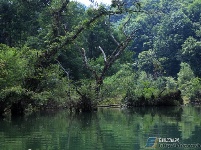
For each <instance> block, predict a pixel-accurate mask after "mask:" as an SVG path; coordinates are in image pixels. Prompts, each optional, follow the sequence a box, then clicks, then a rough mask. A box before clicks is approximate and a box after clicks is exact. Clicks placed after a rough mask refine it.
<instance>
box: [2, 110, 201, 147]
mask: <svg viewBox="0 0 201 150" xmlns="http://www.w3.org/2000/svg"><path fill="white" fill-rule="evenodd" d="M200 113H201V108H200V107H184V108H181V107H164V108H135V109H133V110H123V109H108V108H100V109H99V110H98V112H94V113H92V114H91V113H86V114H79V115H75V114H70V113H68V112H67V111H60V112H51V111H49V112H41V113H38V114H33V115H32V116H28V117H25V118H16V119H12V121H8V120H1V121H0V149H1V150H28V149H31V150H96V149H97V150H142V149H145V145H146V142H147V139H148V137H162V138H179V140H180V143H185V144H196V143H200V144H201V134H200V133H201V118H200ZM156 149H165V148H156ZM173 149H175V148H173ZM181 149H183V148H181ZM186 149H187V148H186ZM189 149H190V148H189ZM191 149H192V148H191ZM198 149H199V148H198Z"/></svg>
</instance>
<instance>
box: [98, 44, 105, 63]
mask: <svg viewBox="0 0 201 150" xmlns="http://www.w3.org/2000/svg"><path fill="white" fill-rule="evenodd" d="M98 48H99V49H100V50H101V52H102V54H103V58H104V62H105V63H107V57H106V55H105V52H104V50H103V49H102V48H101V47H100V46H99V47H98Z"/></svg>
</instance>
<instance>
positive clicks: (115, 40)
mask: <svg viewBox="0 0 201 150" xmlns="http://www.w3.org/2000/svg"><path fill="white" fill-rule="evenodd" d="M110 36H111V37H112V39H113V41H114V42H115V43H116V44H117V45H118V46H119V42H117V40H116V39H115V37H114V36H113V35H112V34H110Z"/></svg>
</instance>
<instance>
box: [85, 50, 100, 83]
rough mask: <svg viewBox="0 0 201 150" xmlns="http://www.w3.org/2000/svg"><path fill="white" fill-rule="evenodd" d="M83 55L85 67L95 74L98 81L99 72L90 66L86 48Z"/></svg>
mask: <svg viewBox="0 0 201 150" xmlns="http://www.w3.org/2000/svg"><path fill="white" fill-rule="evenodd" d="M81 54H82V58H83V63H84V65H85V67H86V68H87V69H89V71H91V72H92V73H93V74H94V76H95V78H96V80H98V79H99V77H98V74H97V72H96V71H95V70H94V69H93V68H92V67H91V66H90V65H89V64H88V60H87V56H86V51H85V49H84V48H82V50H81Z"/></svg>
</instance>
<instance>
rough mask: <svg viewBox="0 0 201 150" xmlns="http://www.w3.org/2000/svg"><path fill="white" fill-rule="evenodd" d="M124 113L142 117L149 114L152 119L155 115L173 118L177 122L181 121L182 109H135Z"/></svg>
mask: <svg viewBox="0 0 201 150" xmlns="http://www.w3.org/2000/svg"><path fill="white" fill-rule="evenodd" d="M123 112H124V113H129V114H138V115H140V116H142V117H144V115H147V114H150V115H151V116H152V117H154V116H155V115H158V116H165V117H175V118H176V119H177V120H181V116H182V112H183V108H182V107H135V108H133V109H125V110H123Z"/></svg>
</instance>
